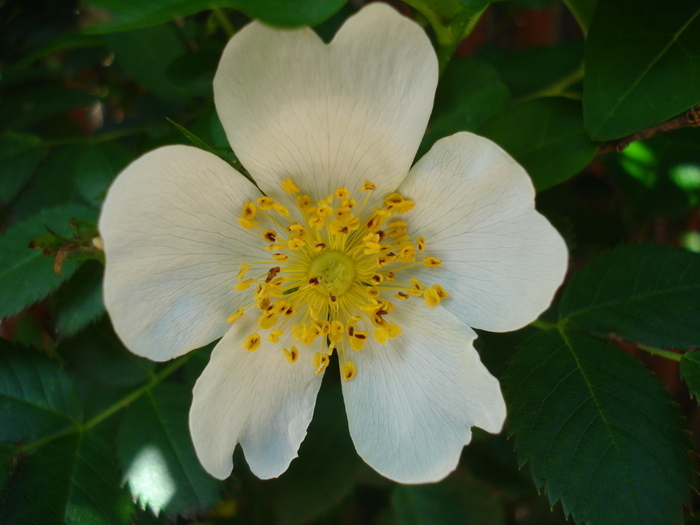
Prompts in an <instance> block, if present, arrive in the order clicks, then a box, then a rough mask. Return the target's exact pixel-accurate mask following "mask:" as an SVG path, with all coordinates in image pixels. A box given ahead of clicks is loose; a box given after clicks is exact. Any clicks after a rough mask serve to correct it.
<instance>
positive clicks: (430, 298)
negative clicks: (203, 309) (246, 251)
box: [227, 179, 448, 380]
mask: <svg viewBox="0 0 700 525" xmlns="http://www.w3.org/2000/svg"><path fill="white" fill-rule="evenodd" d="M282 188H283V190H284V191H285V192H286V193H287V194H290V195H291V194H293V195H295V196H296V197H295V202H296V208H297V210H294V213H291V212H290V211H289V210H288V209H287V208H286V207H285V206H284V205H282V204H280V203H278V202H276V201H275V200H274V199H273V198H271V197H267V196H265V197H260V198H259V199H257V202H256V203H253V202H251V201H248V202H246V203H245V204H244V205H243V209H242V210H241V216H240V217H239V219H238V221H239V223H240V225H241V226H242V227H243V228H247V229H257V230H258V231H259V232H260V241H261V242H264V243H267V246H266V248H265V249H266V250H267V251H269V252H271V253H270V260H268V261H259V262H255V263H251V264H245V263H244V264H241V268H240V271H239V272H238V279H237V280H238V282H237V284H236V285H235V289H236V290H238V291H241V292H244V291H246V290H249V289H251V287H253V286H254V288H252V290H251V291H252V297H251V299H252V301H251V302H250V304H248V305H247V306H242V307H240V308H239V309H238V311H237V312H235V313H234V314H232V315H231V316H229V318H228V319H227V320H228V322H234V321H235V320H236V319H238V318H239V317H241V316H243V315H245V313H246V312H248V311H251V310H252V311H257V314H256V315H258V327H259V329H258V330H257V331H256V332H255V333H252V334H250V335H249V336H248V337H247V338H246V340H245V342H244V344H243V348H244V349H246V350H248V351H250V352H254V351H256V350H258V348H260V346H261V341H262V337H263V336H261V335H260V333H261V332H263V333H266V334H267V340H268V341H269V342H271V343H273V344H274V343H278V342H279V341H280V338H281V337H282V336H283V335H284V334H285V333H287V331H291V334H292V336H293V339H294V340H295V343H296V344H295V345H292V346H291V347H289V348H282V349H281V350H282V352H283V353H284V355H285V356H286V358H287V361H288V362H289V363H295V362H296V361H297V360H298V357H299V352H300V350H299V348H298V347H297V346H296V345H297V344H298V345H299V346H301V347H302V349H303V347H304V346H311V345H315V346H316V348H317V351H316V352H315V354H314V359H313V363H314V368H315V371H316V373H317V374H320V373H322V372H323V370H325V368H326V367H327V366H328V363H329V361H330V357H329V356H330V355H332V353H333V351H337V353H338V357H339V359H340V368H341V374H342V376H343V378H345V379H346V380H349V379H352V378H353V377H355V375H356V374H357V370H356V367H355V365H354V363H353V362H352V361H350V360H349V359H348V352H349V350H353V351H360V350H362V349H363V348H364V346H365V342H366V341H367V340H368V338H369V337H370V336H371V337H373V338H374V340H375V341H377V342H378V343H380V344H384V343H386V342H387V341H388V340H389V339H393V338H395V337H398V336H399V335H400V334H401V328H400V327H399V326H398V325H397V324H396V323H395V322H393V321H391V320H390V319H386V318H385V317H386V316H389V317H390V314H391V311H392V310H393V309H394V303H393V302H392V301H391V299H390V298H393V299H398V300H399V301H405V300H407V299H409V298H410V297H423V299H424V300H425V302H426V304H427V305H428V306H431V307H432V306H436V305H438V304H439V303H440V301H441V300H442V299H444V298H445V297H447V296H448V293H447V292H446V291H445V290H444V289H443V288H442V287H441V286H440V285H437V284H435V285H433V286H430V287H426V286H424V285H423V284H422V283H420V282H419V281H418V280H416V279H409V280H408V282H401V280H400V276H401V274H402V272H403V271H404V270H406V269H407V268H410V267H413V266H416V265H423V266H425V267H427V268H435V267H438V266H440V265H441V264H442V263H441V261H440V259H438V258H436V257H421V258H420V259H419V260H417V258H416V257H417V256H419V254H422V253H423V252H424V251H425V248H426V244H425V239H424V238H423V237H422V236H421V237H417V238H415V239H411V237H410V236H409V235H408V225H407V223H406V222H405V221H403V220H397V219H393V217H394V216H395V215H403V214H405V213H406V212H408V211H410V210H411V209H413V207H414V203H413V201H411V200H409V199H404V198H403V196H402V195H400V194H399V193H392V194H391V195H389V196H388V197H386V198H385V199H384V203H383V206H381V207H375V208H374V209H373V210H372V211H370V212H368V211H367V210H365V208H366V207H367V202H368V200H369V196H370V194H371V193H372V192H373V191H374V190H375V189H376V187H375V185H374V184H372V183H371V182H370V181H365V184H364V185H363V186H362V188H361V191H362V192H365V193H366V194H365V197H364V199H363V202H362V204H361V205H360V206H359V208H358V207H357V201H356V200H355V199H354V198H352V197H351V193H350V191H349V190H348V189H347V188H338V189H336V190H335V191H334V192H333V195H328V196H327V197H326V198H324V199H321V200H320V201H317V202H316V203H312V201H311V198H310V197H309V196H308V195H303V194H301V191H300V189H299V187H298V186H297V185H296V184H295V183H294V181H293V180H291V179H286V180H285V181H283V183H282ZM252 265H255V266H256V267H258V266H259V267H261V268H263V270H264V271H263V272H262V273H259V274H257V275H255V276H254V277H252V278H248V279H246V275H247V274H248V272H249V271H250V270H251V266H252ZM247 293H251V292H250V291H248V292H247ZM292 319H293V320H294V321H293V322H292ZM290 324H291V326H289V325H290Z"/></svg>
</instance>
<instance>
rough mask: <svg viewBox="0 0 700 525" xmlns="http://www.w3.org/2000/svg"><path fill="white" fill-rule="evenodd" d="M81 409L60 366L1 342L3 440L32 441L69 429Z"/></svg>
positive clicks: (0, 419) (0, 429)
mask: <svg viewBox="0 0 700 525" xmlns="http://www.w3.org/2000/svg"><path fill="white" fill-rule="evenodd" d="M80 407H81V404H80V398H79V397H78V394H77V391H76V389H75V385H74V384H73V382H72V381H71V378H70V376H69V375H68V374H67V373H66V372H64V371H63V370H61V369H60V368H59V367H58V365H56V364H55V363H53V362H51V361H49V360H48V359H43V358H40V357H38V356H35V355H34V354H33V352H31V351H29V350H19V349H16V348H13V347H12V345H10V344H9V343H7V342H6V341H4V340H3V339H0V441H32V440H35V439H38V438H40V437H42V436H45V435H47V434H52V433H54V432H59V431H61V430H65V429H67V428H70V427H71V426H73V425H74V424H75V422H76V421H77V420H79V419H80V416H81V408H80Z"/></svg>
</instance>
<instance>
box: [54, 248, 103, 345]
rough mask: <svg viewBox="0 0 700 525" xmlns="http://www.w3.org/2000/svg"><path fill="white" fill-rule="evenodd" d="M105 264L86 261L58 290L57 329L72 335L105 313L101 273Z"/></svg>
mask: <svg viewBox="0 0 700 525" xmlns="http://www.w3.org/2000/svg"><path fill="white" fill-rule="evenodd" d="M103 272H104V266H103V265H102V264H101V263H99V262H97V261H86V262H85V264H83V265H82V266H81V267H80V268H79V269H78V271H77V272H75V275H73V277H72V278H71V279H70V280H69V281H68V282H67V283H66V284H65V285H64V286H63V287H61V290H60V291H59V292H58V306H57V312H56V329H57V330H58V331H59V333H61V334H63V335H68V336H72V335H75V334H77V333H78V332H80V331H81V330H83V329H84V328H85V327H86V326H88V325H89V324H90V323H93V322H94V321H96V320H97V319H99V318H100V317H102V316H103V315H104V313H105V309H104V305H103V303H102V274H103Z"/></svg>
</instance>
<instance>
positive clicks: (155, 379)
mask: <svg viewBox="0 0 700 525" xmlns="http://www.w3.org/2000/svg"><path fill="white" fill-rule="evenodd" d="M191 355H192V354H188V355H186V356H183V357H181V358H180V359H177V360H175V361H173V362H172V363H170V364H169V365H168V366H166V367H165V368H164V369H163V370H161V371H160V372H159V373H157V374H155V375H153V376H152V377H151V379H150V381H148V383H146V384H144V385H142V386H141V387H139V388H137V389H136V390H133V391H131V392H130V393H129V394H127V395H126V396H124V397H123V398H121V399H120V400H119V401H117V402H116V403H114V404H113V405H110V406H109V407H107V408H106V409H105V410H103V411H102V412H100V413H99V414H97V415H96V416H95V417H93V418H92V419H90V420H89V421H87V422H85V423H83V424H80V423H78V422H75V426H73V427H70V428H67V429H63V430H60V431H59V432H56V433H54V434H51V435H49V436H44V437H43V438H41V439H37V440H36V441H32V442H31V443H26V444H24V445H22V446H21V447H20V450H21V451H22V452H26V451H27V450H31V449H33V448H37V447H40V446H42V445H45V444H47V443H50V442H51V441H54V440H56V439H58V438H62V437H64V436H68V435H70V434H74V433H76V432H84V431H86V430H90V429H92V428H93V427H95V426H97V425H98V424H99V423H101V422H102V421H104V420H105V419H107V418H108V417H109V416H111V415H113V414H115V413H116V412H118V411H120V410H121V409H122V408H124V407H126V406H127V405H128V404H130V403H133V402H134V401H136V400H137V399H138V398H139V397H141V396H142V395H143V394H145V393H146V392H148V391H150V390H151V389H152V388H154V387H155V386H156V385H157V384H158V383H160V382H161V381H163V379H165V378H166V377H168V376H169V375H171V374H172V373H173V372H175V370H177V369H178V368H180V367H181V366H182V365H184V364H185V363H186V362H187V360H188V359H189V357H190V356H191Z"/></svg>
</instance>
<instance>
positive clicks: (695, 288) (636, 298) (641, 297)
mask: <svg viewBox="0 0 700 525" xmlns="http://www.w3.org/2000/svg"><path fill="white" fill-rule="evenodd" d="M693 291H698V292H700V283H697V284H691V285H689V286H687V287H682V286H676V287H674V288H669V289H666V290H664V291H658V292H657V291H655V292H650V293H644V294H641V295H633V296H628V297H624V298H622V299H611V300H608V301H603V302H600V303H594V304H592V305H589V306H587V307H585V308H583V309H581V310H576V311H573V312H571V313H570V314H569V315H567V316H566V317H562V318H560V321H568V320H571V319H574V320H575V319H576V317H578V316H579V315H581V314H584V313H587V312H590V311H591V310H596V309H598V308H609V307H611V306H618V305H620V304H622V303H629V302H636V301H643V300H647V299H649V298H653V297H660V296H664V295H668V294H674V293H678V292H693Z"/></svg>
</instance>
